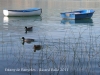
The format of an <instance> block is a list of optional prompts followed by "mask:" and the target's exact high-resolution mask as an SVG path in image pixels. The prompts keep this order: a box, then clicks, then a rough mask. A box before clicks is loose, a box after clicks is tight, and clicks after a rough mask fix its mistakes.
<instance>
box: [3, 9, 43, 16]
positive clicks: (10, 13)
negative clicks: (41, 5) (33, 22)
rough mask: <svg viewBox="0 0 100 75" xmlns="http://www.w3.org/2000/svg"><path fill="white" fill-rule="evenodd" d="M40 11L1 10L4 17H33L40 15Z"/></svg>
mask: <svg viewBox="0 0 100 75" xmlns="http://www.w3.org/2000/svg"><path fill="white" fill-rule="evenodd" d="M41 13H42V9H38V10H32V9H28V10H3V14H4V16H35V15H41Z"/></svg>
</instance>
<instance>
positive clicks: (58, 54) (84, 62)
mask: <svg viewBox="0 0 100 75" xmlns="http://www.w3.org/2000/svg"><path fill="white" fill-rule="evenodd" d="M33 7H39V8H42V12H43V13H42V15H41V16H35V17H4V15H3V13H2V10H3V9H27V8H33ZM80 9H94V10H95V13H94V15H93V17H92V18H91V19H89V20H80V21H75V20H63V19H62V18H61V16H60V13H61V12H65V11H74V10H80ZM99 13H100V0H1V1H0V75H100V15H99ZM25 26H33V31H32V32H27V33H25V29H24V27H25ZM22 37H25V38H33V39H35V41H34V42H32V43H30V44H29V43H24V45H23V44H22V40H21V38H22ZM37 44H39V45H42V49H41V50H37V51H36V52H34V49H33V46H34V45H37Z"/></svg>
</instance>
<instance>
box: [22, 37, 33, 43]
mask: <svg viewBox="0 0 100 75" xmlns="http://www.w3.org/2000/svg"><path fill="white" fill-rule="evenodd" d="M22 40H23V43H22V44H24V42H26V43H31V42H34V39H29V38H28V39H25V38H24V37H22Z"/></svg>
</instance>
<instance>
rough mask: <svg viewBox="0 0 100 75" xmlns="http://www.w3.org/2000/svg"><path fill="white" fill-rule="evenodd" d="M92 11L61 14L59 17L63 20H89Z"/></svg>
mask: <svg viewBox="0 0 100 75" xmlns="http://www.w3.org/2000/svg"><path fill="white" fill-rule="evenodd" d="M94 12H95V11H94V10H92V9H91V10H78V11H73V12H64V13H61V16H62V18H63V19H85V18H91V17H92V15H93V13H94Z"/></svg>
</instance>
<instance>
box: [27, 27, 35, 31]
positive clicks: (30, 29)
mask: <svg viewBox="0 0 100 75" xmlns="http://www.w3.org/2000/svg"><path fill="white" fill-rule="evenodd" d="M32 29H33V27H26V26H25V30H26V31H32Z"/></svg>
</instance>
